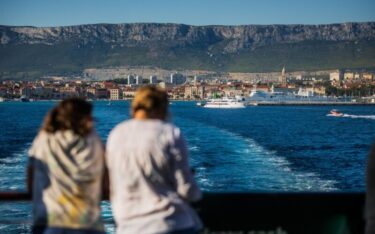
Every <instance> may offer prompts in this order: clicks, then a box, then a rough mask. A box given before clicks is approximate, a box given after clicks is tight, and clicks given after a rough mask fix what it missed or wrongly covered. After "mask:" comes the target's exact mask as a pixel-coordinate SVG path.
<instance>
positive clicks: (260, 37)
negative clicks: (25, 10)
mask: <svg viewBox="0 0 375 234" xmlns="http://www.w3.org/2000/svg"><path fill="white" fill-rule="evenodd" d="M126 65H131V66H140V65H149V66H156V67H161V68H166V69H206V70H219V71H238V72H267V71H279V70H280V69H281V67H282V66H284V65H286V66H287V67H288V70H290V71H292V70H317V69H335V68H374V67H375V22H368V23H345V24H330V25H243V26H190V25H182V24H95V25H79V26H67V27H49V28H36V27H10V26H0V78H11V77H16V78H25V77H29V76H40V75H46V74H72V73H80V72H81V71H82V70H83V69H85V68H90V67H116V66H126Z"/></svg>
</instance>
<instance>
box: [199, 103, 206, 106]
mask: <svg viewBox="0 0 375 234" xmlns="http://www.w3.org/2000/svg"><path fill="white" fill-rule="evenodd" d="M204 104H205V103H204V102H197V106H204Z"/></svg>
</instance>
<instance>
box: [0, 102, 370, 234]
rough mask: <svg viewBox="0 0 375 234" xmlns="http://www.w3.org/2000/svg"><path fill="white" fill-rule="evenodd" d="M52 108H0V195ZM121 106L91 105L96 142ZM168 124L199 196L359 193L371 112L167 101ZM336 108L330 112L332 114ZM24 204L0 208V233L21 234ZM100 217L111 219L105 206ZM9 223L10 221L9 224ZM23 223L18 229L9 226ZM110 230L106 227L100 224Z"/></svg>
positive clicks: (15, 178)
mask: <svg viewBox="0 0 375 234" xmlns="http://www.w3.org/2000/svg"><path fill="white" fill-rule="evenodd" d="M54 105H55V103H54V102H33V103H20V102H9V103H0V120H1V125H0V130H1V134H0V146H1V149H2V150H1V151H0V190H2V191H4V190H23V189H25V167H26V164H27V150H28V148H29V147H30V145H31V143H32V140H33V138H34V137H35V135H36V133H37V131H38V129H39V127H40V124H41V122H42V120H43V118H44V116H45V114H46V113H47V111H48V110H49V109H50V108H51V107H52V106H54ZM129 105H130V104H129V102H112V105H107V102H95V103H94V107H95V108H94V116H95V120H96V128H97V131H98V133H99V135H100V136H101V137H102V139H103V141H105V140H106V138H107V136H108V134H109V131H110V130H111V129H112V128H113V127H114V126H115V125H116V124H118V123H119V122H121V121H123V120H126V119H128V118H129ZM170 107H171V117H170V119H171V121H172V122H173V123H175V124H176V125H177V126H179V127H180V128H181V129H182V131H183V133H184V136H185V137H186V139H187V142H188V146H189V152H190V162H191V165H192V167H193V168H194V169H195V171H196V178H197V181H198V183H199V184H200V186H201V188H202V189H203V190H204V191H297V192H298V191H325V192H331V191H364V190H365V176H364V175H365V167H366V161H367V154H368V152H369V150H370V147H371V144H372V143H373V142H374V140H375V108H374V107H373V106H343V107H340V111H341V112H343V113H346V114H347V115H346V116H345V117H341V118H337V117H331V116H327V113H328V112H329V110H330V109H332V108H333V107H330V106H256V107H247V108H245V109H232V110H229V109H228V110H223V109H205V108H200V107H197V106H196V105H195V103H194V102H173V103H172V105H171V106H170ZM336 108H337V107H336ZM30 210H31V205H30V204H29V203H27V202H25V203H5V202H2V203H0V214H2V219H3V220H0V232H1V233H20V232H28V231H29V227H30V222H31V218H30V217H31V213H30ZM103 216H104V218H105V219H106V220H107V221H111V220H112V216H111V210H110V206H109V204H108V203H103ZM16 217H17V218H16ZM19 221H23V224H22V225H21V226H20V225H19V224H17V225H16V224H11V223H12V222H19ZM107 228H108V229H107V230H108V231H109V232H111V231H113V225H108V227H107Z"/></svg>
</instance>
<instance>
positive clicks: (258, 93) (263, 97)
mask: <svg viewBox="0 0 375 234" xmlns="http://www.w3.org/2000/svg"><path fill="white" fill-rule="evenodd" d="M337 101H338V100H337V99H336V98H331V97H327V96H316V95H314V93H313V92H311V91H306V90H304V89H302V88H300V89H299V90H298V92H293V93H290V92H288V93H284V92H275V91H274V89H273V87H272V89H271V92H266V91H263V90H257V89H256V87H255V88H254V89H253V90H252V91H251V93H250V95H249V97H248V98H246V102H247V103H248V104H249V105H250V104H252V103H261V102H290V103H307V102H337Z"/></svg>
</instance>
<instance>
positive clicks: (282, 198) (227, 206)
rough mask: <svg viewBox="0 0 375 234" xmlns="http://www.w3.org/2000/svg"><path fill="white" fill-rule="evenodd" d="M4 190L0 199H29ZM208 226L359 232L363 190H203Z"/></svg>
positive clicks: (238, 231)
mask: <svg viewBox="0 0 375 234" xmlns="http://www.w3.org/2000/svg"><path fill="white" fill-rule="evenodd" d="M30 199H31V195H30V194H28V193H22V192H2V193H0V201H25V200H26V201H29V200H30ZM194 207H195V208H196V210H197V211H198V213H199V215H200V217H201V219H202V221H203V223H204V226H205V229H204V231H203V233H216V234H287V233H288V234H294V233H296V234H310V233H311V234H344V233H345V234H349V233H351V234H360V233H363V232H364V225H365V223H364V194H363V193H204V196H203V199H202V200H201V201H200V202H198V203H196V204H194Z"/></svg>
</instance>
